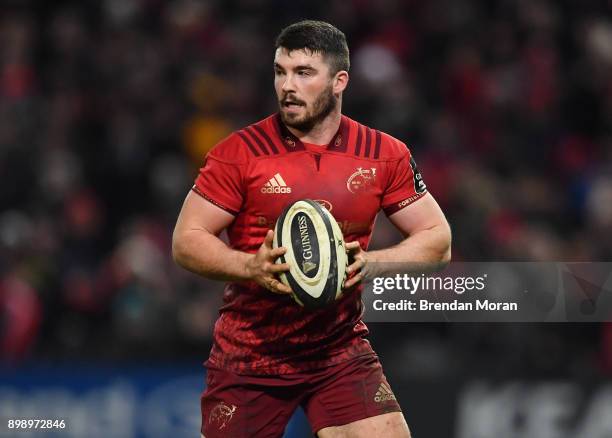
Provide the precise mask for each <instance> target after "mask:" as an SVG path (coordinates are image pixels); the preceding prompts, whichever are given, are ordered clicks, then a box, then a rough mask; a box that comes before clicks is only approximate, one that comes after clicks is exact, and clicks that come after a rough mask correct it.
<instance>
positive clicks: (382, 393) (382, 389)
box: [374, 383, 395, 403]
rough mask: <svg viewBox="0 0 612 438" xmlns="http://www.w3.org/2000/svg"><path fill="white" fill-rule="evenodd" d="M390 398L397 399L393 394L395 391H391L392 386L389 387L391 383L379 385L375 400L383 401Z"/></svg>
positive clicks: (377, 401)
mask: <svg viewBox="0 0 612 438" xmlns="http://www.w3.org/2000/svg"><path fill="white" fill-rule="evenodd" d="M389 400H395V395H394V394H393V391H391V388H389V385H387V384H385V383H381V384H380V386H379V387H378V391H376V394H375V395H374V401H375V402H376V403H381V402H386V401H389Z"/></svg>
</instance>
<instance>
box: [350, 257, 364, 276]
mask: <svg viewBox="0 0 612 438" xmlns="http://www.w3.org/2000/svg"><path fill="white" fill-rule="evenodd" d="M364 266H365V262H364V261H363V260H361V259H357V260H355V262H354V263H353V264H351V265H349V266H348V267H347V268H346V273H347V274H351V273H353V272H355V271H358V270H360V269H361V268H363V267H364Z"/></svg>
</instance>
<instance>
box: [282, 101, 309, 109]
mask: <svg viewBox="0 0 612 438" xmlns="http://www.w3.org/2000/svg"><path fill="white" fill-rule="evenodd" d="M281 105H282V106H283V108H299V107H301V106H304V104H303V103H301V102H298V101H295V100H283V101H282V102H281Z"/></svg>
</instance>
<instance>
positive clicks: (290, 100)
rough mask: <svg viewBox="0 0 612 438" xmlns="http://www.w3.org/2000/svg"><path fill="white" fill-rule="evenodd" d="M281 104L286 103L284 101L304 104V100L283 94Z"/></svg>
mask: <svg viewBox="0 0 612 438" xmlns="http://www.w3.org/2000/svg"><path fill="white" fill-rule="evenodd" d="M280 103H281V104H286V103H295V104H298V105H306V102H304V101H303V100H299V99H296V98H295V97H291V96H284V97H283V98H282V99H281V101H280Z"/></svg>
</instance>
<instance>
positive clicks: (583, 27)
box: [0, 0, 612, 438]
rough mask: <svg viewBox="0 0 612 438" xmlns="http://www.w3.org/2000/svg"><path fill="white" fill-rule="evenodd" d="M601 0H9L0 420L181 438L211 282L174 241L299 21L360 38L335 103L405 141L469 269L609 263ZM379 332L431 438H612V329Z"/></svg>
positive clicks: (211, 305) (610, 140)
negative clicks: (203, 172)
mask: <svg viewBox="0 0 612 438" xmlns="http://www.w3.org/2000/svg"><path fill="white" fill-rule="evenodd" d="M611 6H612V4H611V3H610V2H609V1H603V0H601V1H595V0H593V1H578V0H566V1H561V2H557V1H547V0H516V1H509V0H508V1H501V0H498V1H484V0H482V1H469V2H456V1H452V0H432V1H428V2H419V1H415V0H412V1H399V0H377V1H370V0H353V1H342V0H333V1H326V2H323V1H302V0H295V1H292V2H282V1H268V2H266V1H258V0H242V1H211V2H200V1H189V0H182V1H175V2H163V1H161V0H104V1H80V2H66V1H54V2H35V1H27V0H23V1H6V0H5V1H3V2H2V7H1V8H0V175H1V176H2V184H0V354H1V357H2V363H3V364H4V365H3V368H2V369H3V371H2V372H1V373H0V417H2V418H6V417H11V416H15V415H16V416H27V417H32V416H36V417H40V416H41V415H46V416H50V415H54V416H56V417H57V416H59V417H64V418H66V419H67V420H68V423H69V424H70V423H72V432H71V433H72V434H73V436H82V435H80V432H78V431H79V429H78V427H82V428H84V429H82V430H83V431H85V430H86V431H88V433H89V434H90V435H89V436H98V435H96V434H100V435H99V436H109V435H108V431H109V430H114V431H115V432H114V433H113V434H111V435H112V436H168V435H170V434H171V433H172V434H174V435H175V436H189V434H188V433H187V431H189V430H193V429H190V427H191V426H192V424H191V423H190V422H189V421H192V420H193V421H196V423H197V421H199V419H197V418H195V420H194V417H193V416H192V417H189V418H190V420H186V419H185V418H184V413H185V412H188V411H189V412H190V413H191V411H190V409H191V410H193V409H195V412H196V415H197V405H195V406H194V405H193V403H192V401H193V400H195V403H197V399H195V396H193V397H194V398H193V399H192V398H189V396H192V395H193V394H191V393H190V392H189V391H192V392H193V393H194V394H196V395H197V393H198V392H199V391H200V390H201V385H202V384H203V381H202V380H203V379H202V376H201V372H202V370H201V365H200V363H201V361H202V360H203V359H204V358H205V357H206V356H207V354H208V350H209V348H210V342H211V339H210V337H211V333H212V324H213V322H214V319H215V317H216V312H217V308H218V305H219V303H220V291H221V288H222V285H221V284H219V283H215V282H209V281H206V280H203V279H200V278H198V277H196V276H194V275H191V274H189V273H187V272H185V271H182V270H181V269H179V268H178V267H176V266H175V265H174V264H173V262H172V260H171V257H170V243H171V231H172V228H173V225H174V221H175V219H176V216H177V214H178V210H179V208H180V205H181V203H182V200H183V198H184V196H185V194H186V193H187V191H188V190H189V188H190V186H191V183H192V181H193V178H194V176H195V173H196V172H197V169H198V166H199V165H200V164H201V162H202V158H203V156H204V154H205V153H206V151H207V150H208V149H209V148H210V147H211V146H212V145H213V144H214V143H215V142H216V141H217V140H219V139H221V138H222V137H224V136H225V135H227V134H228V133H229V132H231V131H232V130H233V129H236V128H239V127H242V126H243V125H246V124H248V123H251V122H253V121H255V120H259V119H261V118H263V117H264V116H266V115H267V114H269V113H271V112H273V111H274V109H275V99H274V93H273V87H272V68H271V63H272V56H273V50H272V45H273V39H274V37H275V35H276V34H277V33H278V31H279V30H280V29H281V28H282V27H283V26H284V25H286V24H289V23H291V22H293V21H296V20H298V19H302V18H321V19H326V20H328V21H330V22H332V23H334V24H335V25H337V26H338V27H339V28H340V29H342V30H343V31H344V32H345V33H346V35H347V37H348V41H349V47H350V49H351V58H352V68H351V82H350V85H349V89H348V92H347V93H346V94H345V99H344V112H345V113H346V114H347V115H349V116H350V117H352V118H355V119H357V120H359V121H361V122H364V123H366V124H368V125H370V126H373V127H376V128H377V129H381V130H384V131H387V132H389V133H391V134H393V135H395V136H396V137H399V138H401V139H403V140H404V141H406V142H407V143H408V144H409V145H410V147H411V149H412V151H413V153H414V156H415V158H416V161H417V163H418V165H419V168H420V169H421V171H422V173H423V176H424V179H425V181H426V183H427V185H428V187H429V189H430V191H431V192H432V193H433V194H434V196H435V197H436V198H437V199H438V201H439V203H440V204H441V205H442V208H443V209H444V211H445V212H446V214H447V217H448V220H449V222H450V223H451V226H452V228H453V238H454V241H453V257H454V259H455V260H463V261H472V260H473V261H476V260H477V261H483V260H496V261H506V260H508V261H509V260H512V261H517V260H520V261H609V259H610V257H611V255H612V172H611V170H612V159H611V158H612V130H611V128H612V19H611V18H610V17H612V14H611V13H610V12H611ZM397 237H398V236H397V234H396V233H395V232H394V230H393V229H392V228H390V227H389V225H388V223H387V222H386V220H385V219H384V218H381V217H379V221H378V225H377V229H376V232H375V239H374V243H373V245H372V246H373V247H381V246H386V245H388V244H389V243H391V242H395V240H396V239H397ZM370 328H371V332H372V336H371V340H372V342H373V344H374V347H375V349H376V350H377V351H378V353H379V354H380V356H381V357H382V360H383V364H384V366H385V370H386V373H387V376H388V377H389V379H390V381H391V383H392V384H393V386H394V388H395V390H396V393H397V395H398V398H399V400H400V402H401V404H402V406H403V407H404V409H405V412H406V416H407V418H408V420H409V423H410V424H411V426H412V428H413V432H414V434H415V436H417V437H430V436H436V437H460V438H468V437H474V438H487V437H513V436H521V437H531V436H533V437H538V438H542V437H565V436H581V437H604V436H612V424H610V421H611V420H610V419H608V418H607V417H609V415H606V414H605V412H610V409H612V387H611V386H609V384H607V382H609V380H610V376H612V325H611V324H609V323H608V324H606V323H602V324H588V325H587V324H487V325H483V324H418V325H417V324H403V325H400V324H371V325H370ZM188 388H189V389H188ZM164 391H165V392H164ZM168 394H172V395H168ZM177 400H178V401H177ZM130 403H131V404H130ZM151 406H152V407H151ZM179 407H180V408H181V409H179ZM128 408H129V409H128ZM145 408H146V409H145ZM53 409H55V410H53ZM147 409H148V410H147ZM164 415H166V416H167V418H165V417H164V418H165V419H164V421H165V422H161V423H160V421H161V420H159V419H160V418H162V417H163V416H164ZM181 415H183V417H182V416H181ZM118 418H121V420H118ZM153 419H158V420H159V421H158V422H157V423H155V422H154V421H153ZM166 420H167V421H166ZM119 423H120V424H119ZM162 423H163V424H162ZM92 424H97V425H98V426H99V429H96V428H95V427H93V426H92ZM295 424H296V426H295V429H294V430H293V432H291V433H292V436H296V437H297V436H303V433H302V434H300V432H298V430H299V429H300V428H301V425H300V424H299V421H298V422H297V423H295ZM113 427H116V428H118V429H112V428H113ZM196 427H197V426H196ZM170 431H171V432H170ZM602 431H603V432H602ZM4 432H6V431H5V430H4V429H2V430H0V435H2V433H4ZM64 432H66V431H64ZM66 433H68V432H66ZM9 435H10V434H9ZM9 435H7V436H9Z"/></svg>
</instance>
